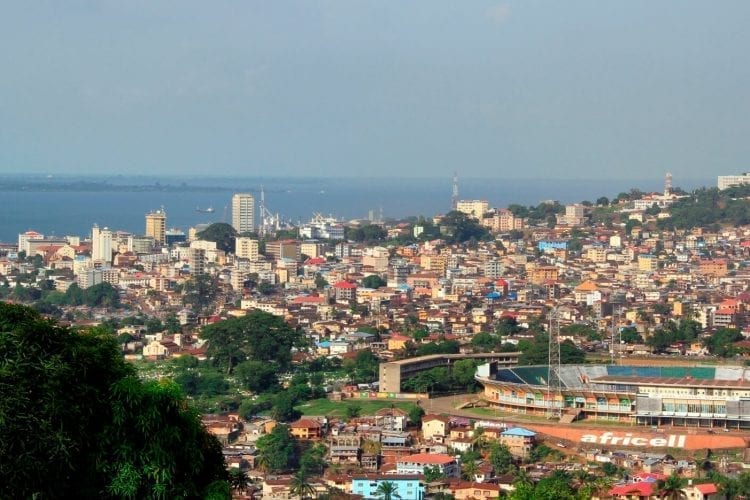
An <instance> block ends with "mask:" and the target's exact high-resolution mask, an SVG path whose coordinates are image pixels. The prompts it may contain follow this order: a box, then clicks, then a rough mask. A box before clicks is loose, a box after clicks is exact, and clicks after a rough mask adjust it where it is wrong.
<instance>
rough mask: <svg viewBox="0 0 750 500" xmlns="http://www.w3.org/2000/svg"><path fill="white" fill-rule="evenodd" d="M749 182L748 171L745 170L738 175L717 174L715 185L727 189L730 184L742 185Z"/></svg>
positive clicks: (749, 175) (749, 174)
mask: <svg viewBox="0 0 750 500" xmlns="http://www.w3.org/2000/svg"><path fill="white" fill-rule="evenodd" d="M744 184H750V173H748V172H745V173H742V174H740V175H720V176H718V182H717V185H718V187H719V189H720V190H721V189H727V188H730V187H732V186H742V185H744Z"/></svg>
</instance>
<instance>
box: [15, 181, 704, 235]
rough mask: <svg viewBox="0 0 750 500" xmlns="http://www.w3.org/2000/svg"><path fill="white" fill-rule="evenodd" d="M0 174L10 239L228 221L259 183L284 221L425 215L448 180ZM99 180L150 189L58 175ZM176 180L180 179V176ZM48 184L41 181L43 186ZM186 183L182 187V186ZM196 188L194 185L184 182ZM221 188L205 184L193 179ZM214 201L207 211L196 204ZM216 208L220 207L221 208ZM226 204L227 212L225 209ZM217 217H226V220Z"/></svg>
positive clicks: (525, 201) (503, 184)
mask: <svg viewBox="0 0 750 500" xmlns="http://www.w3.org/2000/svg"><path fill="white" fill-rule="evenodd" d="M0 181H3V182H4V183H11V182H22V181H28V182H29V183H30V184H32V185H34V186H36V187H34V188H33V189H29V190H24V191H18V190H10V189H9V188H8V187H7V186H6V187H2V188H0V197H2V200H3V201H2V207H3V208H2V217H0V241H3V242H15V241H16V240H17V238H18V234H19V233H22V232H24V231H27V230H29V229H34V230H36V231H39V232H41V233H43V234H45V235H53V234H54V235H58V236H64V235H80V236H87V235H89V234H90V233H91V226H92V225H93V224H94V223H96V224H99V225H100V226H107V227H109V228H110V229H113V230H124V231H129V232H133V233H136V234H141V233H143V231H144V214H145V213H146V212H148V211H150V210H153V209H157V208H160V207H162V206H163V207H164V209H165V210H166V212H167V226H168V227H169V228H173V227H176V228H180V229H183V230H185V231H187V229H188V228H189V227H190V226H193V225H195V224H199V223H211V222H221V221H222V220H225V221H226V222H231V207H228V206H229V205H230V199H231V196H232V193H233V192H253V193H255V194H256V201H257V200H258V199H259V193H260V186H261V185H263V186H264V188H265V192H266V206H267V207H268V208H269V209H270V210H271V211H272V212H273V213H279V214H280V215H281V216H282V219H284V220H290V221H292V222H295V223H297V222H299V221H307V220H308V219H309V218H310V217H311V216H312V214H313V213H314V212H320V213H322V214H324V215H333V216H335V217H337V218H340V219H353V218H366V217H367V215H368V211H369V210H373V211H374V213H375V214H378V213H379V212H380V209H381V207H382V212H383V216H384V217H385V218H398V217H406V216H410V215H425V216H432V215H434V214H438V213H445V212H447V211H448V210H449V209H450V200H451V179H450V177H448V178H428V179H422V178H421V179H417V178H361V177H357V178H314V177H308V178H294V177H288V178H272V177H264V178H259V177H246V178H230V177H213V178H212V177H182V178H180V177H125V176H118V177H91V176H65V177H62V176H55V177H54V178H47V177H44V176H3V177H0ZM79 181H85V182H106V183H109V184H112V185H115V186H149V187H150V188H151V190H146V191H143V190H134V189H127V188H124V189H117V188H116V189H107V190H95V189H89V190H85V191H84V190H61V189H59V187H57V186H59V185H60V184H63V183H66V184H67V183H73V182H79ZM157 183H158V185H160V186H167V185H168V186H173V187H177V186H181V189H180V190H164V191H159V190H156V189H154V186H156V185H157ZM183 183H184V185H183ZM47 185H48V186H49V187H46V186H47ZM185 185H186V186H185ZM674 185H675V186H679V187H681V188H683V189H685V190H690V189H693V188H696V187H700V186H714V185H715V179H713V180H712V179H678V178H676V179H675V182H674ZM193 186H194V187H195V188H196V189H195V190H194V191H193V190H191V187H193ZM206 187H217V188H223V189H216V190H206V189H200V188H206ZM631 188H639V189H641V190H644V191H662V190H663V188H664V180H663V178H653V179H642V180H617V179H536V180H533V179H499V178H491V179H487V178H484V179H480V178H466V179H463V178H462V179H460V181H459V198H460V199H486V200H489V202H490V205H491V206H495V207H505V206H507V205H509V204H512V203H518V204H522V205H536V204H538V203H539V202H541V201H544V200H558V201H560V203H574V202H579V201H582V200H590V201H595V200H596V198H598V197H600V196H607V197H609V198H610V199H611V198H613V197H615V196H616V195H617V194H618V193H620V192H623V191H629V190H630V189H631ZM197 207H200V208H201V209H205V208H206V207H213V208H214V210H215V212H214V213H211V214H206V213H199V212H196V208H197ZM225 207H228V208H226V209H225ZM225 212H226V213H225ZM225 217H226V219H225Z"/></svg>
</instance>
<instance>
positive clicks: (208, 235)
mask: <svg viewBox="0 0 750 500" xmlns="http://www.w3.org/2000/svg"><path fill="white" fill-rule="evenodd" d="M197 236H198V238H200V239H202V240H206V241H214V242H216V248H217V249H219V250H223V251H225V252H228V253H234V250H235V249H234V245H235V238H236V237H237V230H235V229H234V228H233V227H232V225H231V224H227V223H225V222H215V223H214V224H211V225H210V226H208V227H207V228H206V229H204V230H203V231H201V232H200V233H198V234H197Z"/></svg>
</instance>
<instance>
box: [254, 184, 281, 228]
mask: <svg viewBox="0 0 750 500" xmlns="http://www.w3.org/2000/svg"><path fill="white" fill-rule="evenodd" d="M258 212H260V213H259V214H258V215H259V216H260V217H259V219H260V224H259V226H258V233H259V234H260V236H261V237H263V236H265V235H266V234H268V233H270V232H271V231H278V230H279V229H280V227H281V220H280V219H279V214H273V213H271V211H270V210H268V207H267V206H266V191H265V189H264V188H263V185H262V184H261V186H260V206H259V207H258Z"/></svg>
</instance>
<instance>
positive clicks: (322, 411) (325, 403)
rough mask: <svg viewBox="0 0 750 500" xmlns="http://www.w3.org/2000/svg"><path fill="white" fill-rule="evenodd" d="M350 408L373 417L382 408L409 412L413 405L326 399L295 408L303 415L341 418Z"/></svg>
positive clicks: (305, 403)
mask: <svg viewBox="0 0 750 500" xmlns="http://www.w3.org/2000/svg"><path fill="white" fill-rule="evenodd" d="M350 406H359V407H360V408H361V410H360V415H362V416H366V415H374V414H375V412H376V411H378V410H380V409H382V408H390V407H391V406H394V407H396V408H400V409H402V410H404V411H409V410H410V409H411V408H413V407H414V406H415V404H414V403H411V402H405V401H389V400H384V399H383V400H369V399H365V400H361V399H346V400H344V401H330V400H328V399H313V400H312V401H306V402H304V403H302V404H300V405H298V406H296V407H295V409H296V410H297V411H300V412H302V414H303V415H325V416H328V417H334V416H335V417H343V416H345V415H346V408H347V407H350Z"/></svg>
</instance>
